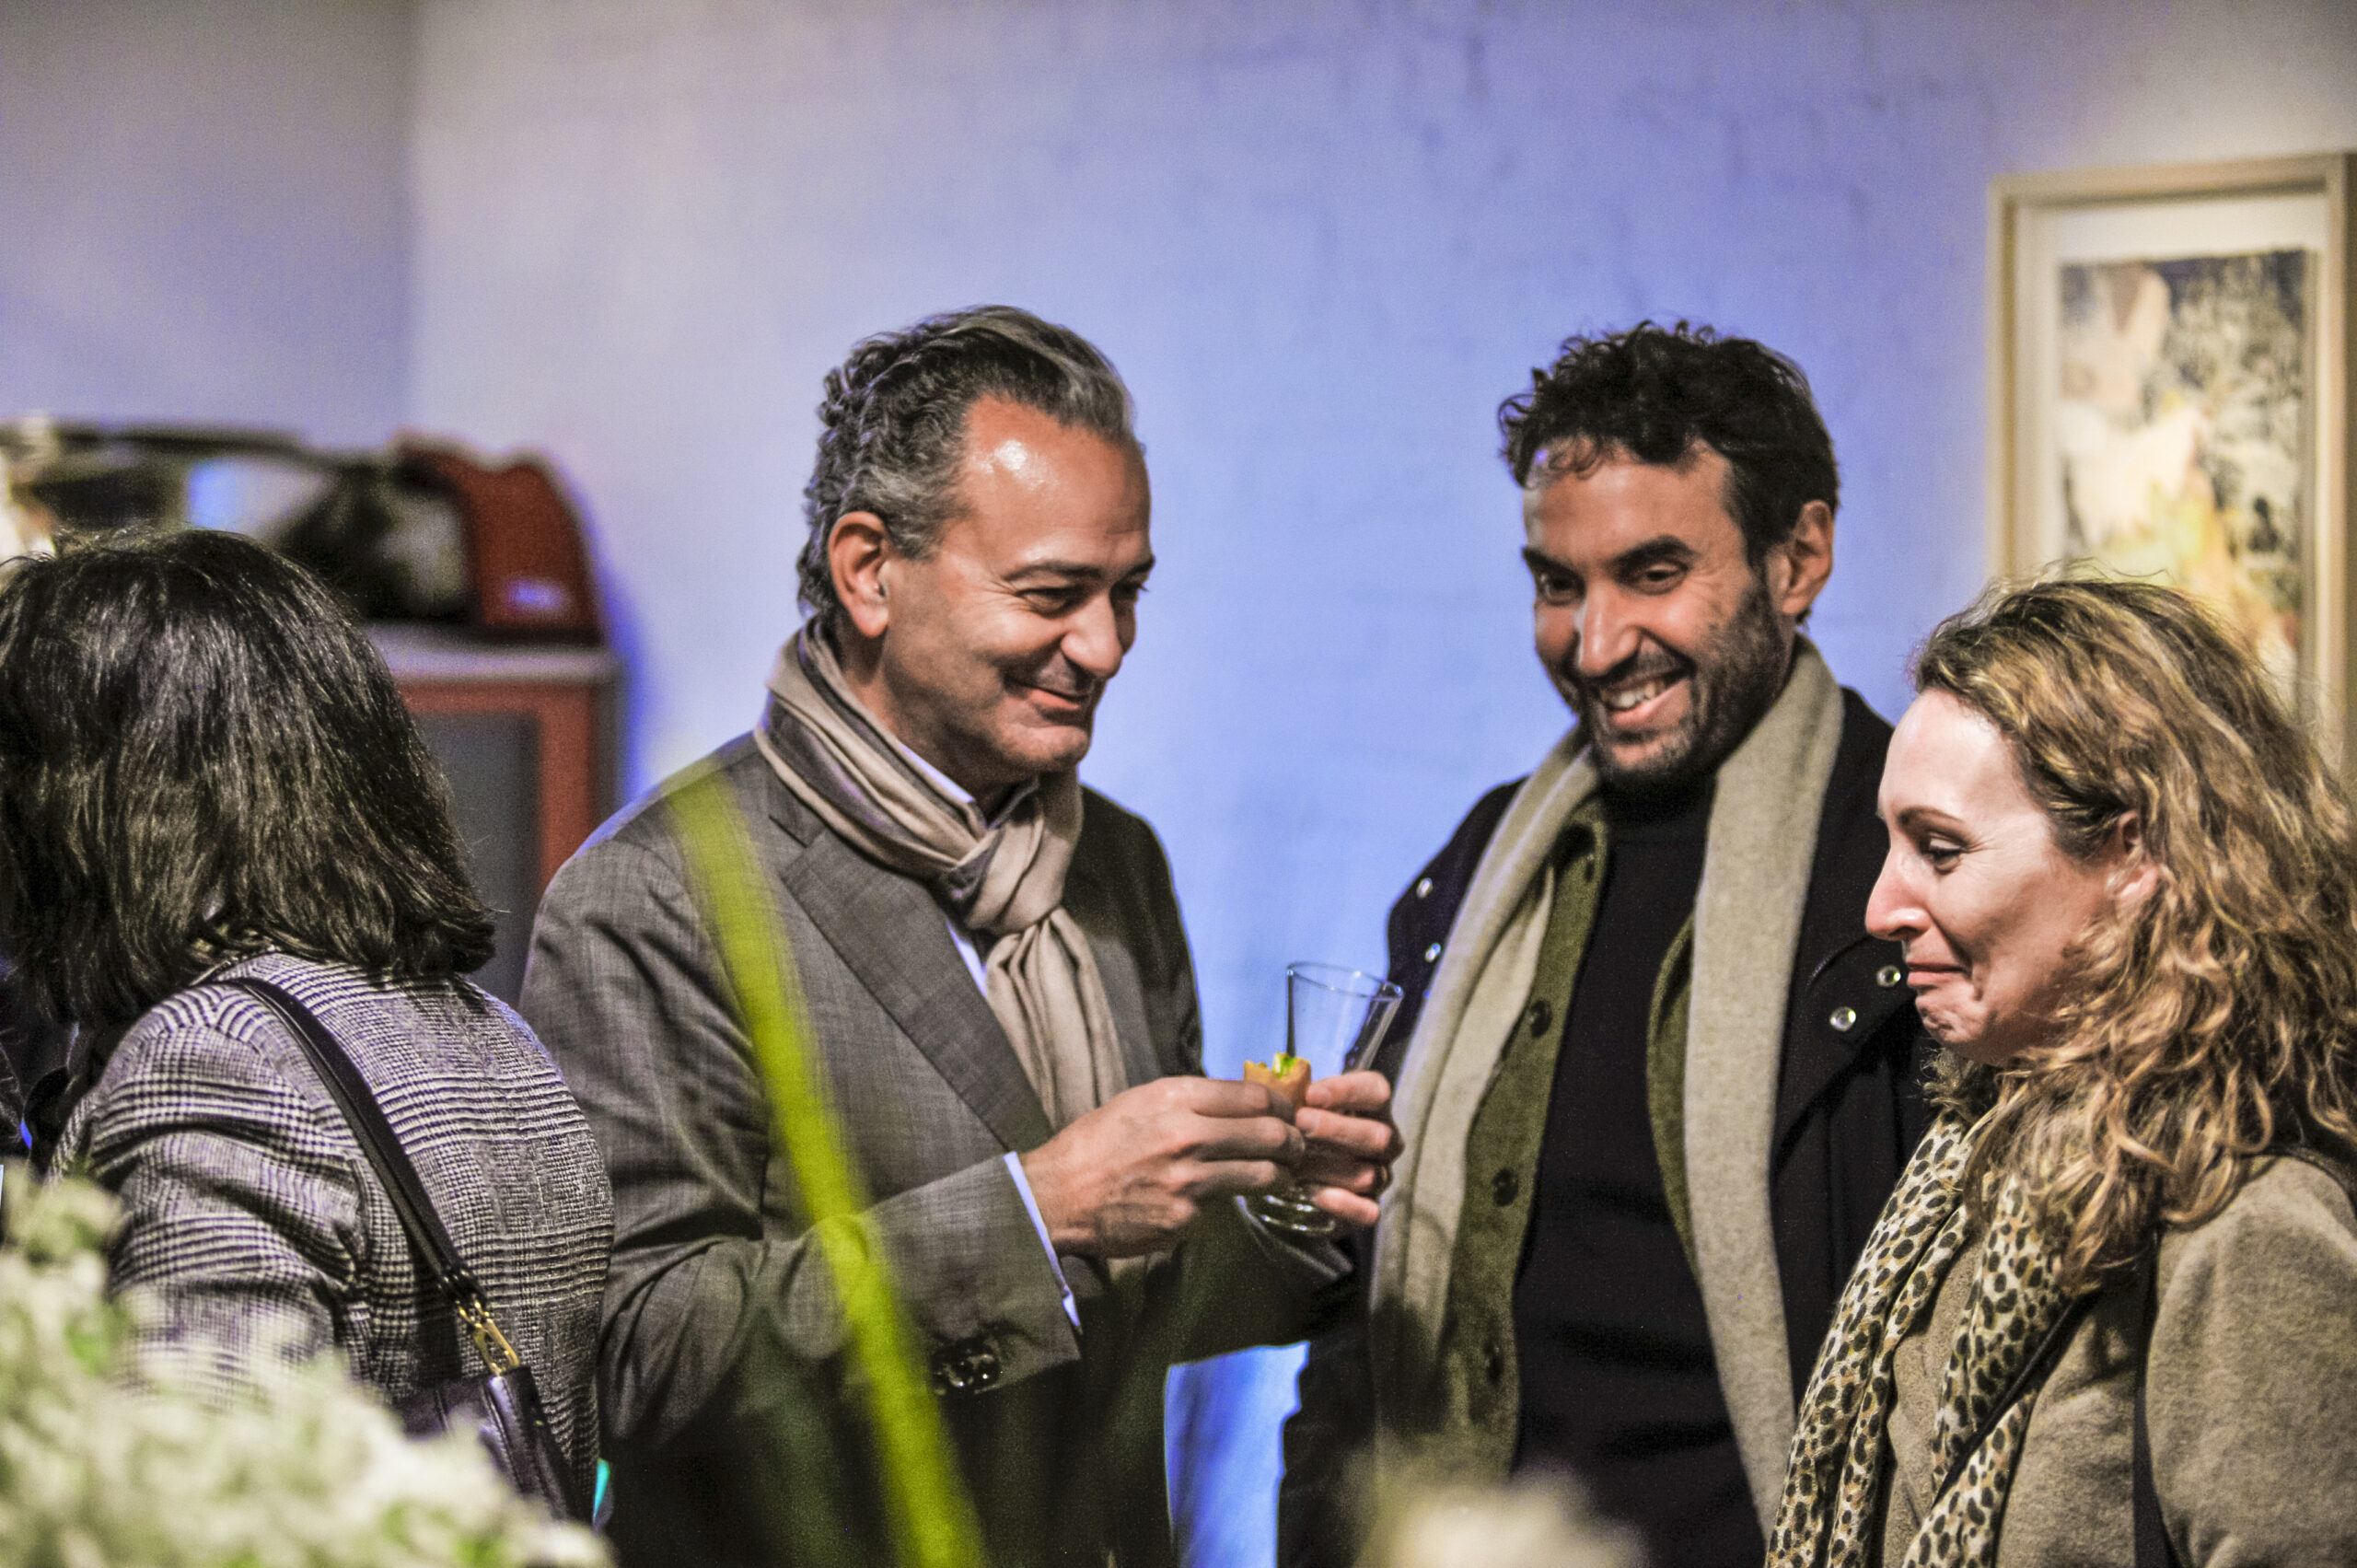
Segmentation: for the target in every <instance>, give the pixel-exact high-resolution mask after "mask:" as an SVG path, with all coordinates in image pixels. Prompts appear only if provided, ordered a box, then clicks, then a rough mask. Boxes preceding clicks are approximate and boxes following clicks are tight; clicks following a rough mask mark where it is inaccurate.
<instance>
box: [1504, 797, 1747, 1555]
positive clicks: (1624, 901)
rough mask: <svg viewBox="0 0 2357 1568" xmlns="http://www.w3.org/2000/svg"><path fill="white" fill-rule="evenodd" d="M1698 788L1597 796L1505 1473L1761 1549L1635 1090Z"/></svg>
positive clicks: (1617, 1510) (1522, 1312)
mask: <svg viewBox="0 0 2357 1568" xmlns="http://www.w3.org/2000/svg"><path fill="white" fill-rule="evenodd" d="M1710 802H1711V796H1710V792H1709V790H1708V789H1707V788H1706V789H1703V790H1701V791H1698V792H1694V793H1692V794H1689V795H1687V796H1681V797H1678V798H1676V799H1672V800H1666V801H1660V802H1654V803H1647V804H1645V805H1643V806H1632V805H1624V804H1619V803H1615V802H1612V801H1610V800H1608V801H1607V802H1606V806H1605V811H1606V821H1607V833H1606V842H1607V843H1608V846H1609V848H1608V862H1607V865H1606V867H1605V874H1604V886H1603V888H1602V889H1601V892H1600V894H1599V896H1598V901H1597V906H1596V917H1595V921H1594V924H1593V926H1592V934H1591V935H1590V936H1589V938H1588V944H1587V954H1586V958H1585V960H1584V961H1583V962H1582V964H1581V966H1580V970H1579V979H1578V981H1577V982H1576V984H1575V985H1574V986H1573V991H1572V997H1571V1005H1570V1007H1569V1008H1568V1009H1567V1014H1568V1016H1567V1017H1566V1018H1565V1021H1564V1026H1563V1032H1562V1040H1561V1044H1560V1046H1559V1048H1558V1050H1557V1052H1556V1056H1555V1075H1554V1088H1553V1092H1552V1095H1551V1097H1550V1100H1549V1104H1548V1115H1547V1130H1546V1133H1545V1138H1544V1141H1543V1142H1542V1144H1540V1148H1539V1158H1538V1185H1537V1191H1535V1192H1534V1193H1533V1197H1532V1203H1531V1210H1530V1225H1529V1230H1528V1231H1527V1235H1526V1237H1525V1241H1524V1252H1523V1259H1522V1266H1521V1270H1520V1272H1519V1273H1518V1274H1517V1276H1516V1278H1515V1300H1514V1316H1515V1342H1516V1353H1517V1362H1518V1365H1519V1366H1520V1371H1521V1388H1522V1396H1521V1412H1522V1433H1521V1441H1520V1445H1519V1448H1518V1450H1517V1452H1516V1454H1515V1468H1516V1469H1562V1470H1569V1471H1571V1472H1573V1474H1575V1475H1577V1476H1578V1477H1579V1478H1580V1480H1581V1481H1582V1482H1583V1483H1584V1484H1585V1486H1586V1487H1587V1490H1588V1492H1589V1494H1590V1496H1591V1497H1592V1498H1593V1500H1594V1501H1595V1503H1596V1506H1597V1507H1598V1508H1599V1509H1600V1510H1601V1511H1603V1512H1604V1513H1605V1514H1607V1515H1608V1516H1612V1517H1615V1518H1618V1519H1620V1520H1623V1521H1625V1522H1626V1523H1628V1524H1630V1525H1632V1526H1634V1527H1636V1528H1637V1529H1638V1530H1639V1531H1640V1532H1641V1533H1642V1534H1643V1537H1644V1540H1645V1546H1646V1550H1647V1552H1648V1554H1649V1555H1650V1557H1651V1559H1652V1561H1654V1562H1678V1563H1682V1564H1684V1563H1691V1564H1697V1565H1701V1568H1720V1565H1725V1568H1736V1565H1738V1564H1739V1565H1743V1568H1757V1565H1758V1564H1759V1561H1760V1559H1761V1557H1762V1555H1763V1554H1764V1551H1765V1546H1764V1543H1763V1542H1762V1541H1761V1539H1760V1536H1759V1520H1758V1518H1757V1516H1756V1515H1755V1514H1754V1512H1753V1510H1752V1505H1751V1497H1750V1492H1749V1489H1748V1487H1747V1484H1746V1482H1745V1480H1744V1472H1743V1461H1742V1457H1741V1455H1740V1454H1739V1453H1738V1452H1737V1450H1736V1441H1735V1430H1734V1427H1733V1426H1732V1424H1731V1423H1729V1420H1728V1417H1727V1408H1726V1400H1725V1398H1724V1395H1723V1394H1722V1393H1721V1392H1720V1388H1719V1378H1718V1371H1717V1366H1716V1364H1715V1363H1714V1361H1713V1357H1712V1354H1711V1330H1710V1323H1709V1321H1708V1319H1707V1318H1706V1317H1705V1315H1704V1312H1703V1307H1702V1293H1701V1286H1700V1285H1699V1284H1698V1283H1696V1281H1695V1278H1694V1271H1693V1268H1692V1267H1691V1265H1690V1264H1689V1262H1688V1261H1687V1257H1686V1249H1685V1247H1684V1245H1683V1244H1682V1243H1681V1242H1680V1241H1679V1239H1678V1227H1677V1225H1676V1224H1675V1223H1674V1222H1673V1220H1672V1219H1671V1215H1670V1208H1669V1200H1668V1195H1667V1192H1666V1189H1665V1188H1664V1186H1663V1182H1662V1174H1661V1163H1660V1160H1659V1158H1658V1156H1657V1155H1656V1152H1655V1143H1654V1129H1653V1121H1652V1118H1651V1115H1650V1113H1649V1111H1648V1109H1647V1102H1646V1071H1645V1057H1646V1044H1647V1038H1648V1035H1649V1032H1650V1025H1651V1011H1652V1004H1653V1000H1654V993H1655V981H1656V979H1657V978H1658V976H1659V975H1660V973H1661V970H1662V966H1663V963H1664V961H1665V960H1666V958H1668V956H1669V952H1670V948H1671V946H1672V944H1674V943H1675V942H1676V941H1677V939H1678V934H1679V932H1680V931H1681V930H1683V929H1684V927H1685V925H1686V923H1687V922H1688V920H1689V918H1691V916H1692V914H1693V912H1694V894H1695V889H1696V888H1697V886H1698V885H1699V884H1700V882H1701V876H1702V851H1703V844H1704V841H1705V838H1706V836H1707V833H1708V830H1709V825H1710Z"/></svg>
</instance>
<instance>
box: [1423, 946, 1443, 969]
mask: <svg viewBox="0 0 2357 1568" xmlns="http://www.w3.org/2000/svg"><path fill="white" fill-rule="evenodd" d="M1439 957H1440V944H1439V943H1437V942H1435V943H1434V944H1433V945H1432V946H1431V947H1427V948H1425V949H1424V962H1426V963H1428V964H1429V963H1431V962H1432V961H1433V960H1434V958H1439Z"/></svg>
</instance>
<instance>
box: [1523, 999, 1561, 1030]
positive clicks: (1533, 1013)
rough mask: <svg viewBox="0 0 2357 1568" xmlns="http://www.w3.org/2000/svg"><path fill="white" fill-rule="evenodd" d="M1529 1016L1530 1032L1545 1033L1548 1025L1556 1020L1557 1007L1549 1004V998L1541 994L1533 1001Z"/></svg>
mask: <svg viewBox="0 0 2357 1568" xmlns="http://www.w3.org/2000/svg"><path fill="white" fill-rule="evenodd" d="M1529 1017H1530V1032H1531V1033H1532V1034H1534V1035H1543V1034H1545V1033H1546V1032H1547V1026H1548V1025H1550V1024H1551V1023H1553V1022H1554V1021H1555V1009H1554V1008H1552V1007H1550V1006H1549V1005H1547V998H1545V997H1544V996H1541V997H1539V998H1538V1000H1536V1001H1534V1002H1533V1003H1531V1005H1530V1013H1529Z"/></svg>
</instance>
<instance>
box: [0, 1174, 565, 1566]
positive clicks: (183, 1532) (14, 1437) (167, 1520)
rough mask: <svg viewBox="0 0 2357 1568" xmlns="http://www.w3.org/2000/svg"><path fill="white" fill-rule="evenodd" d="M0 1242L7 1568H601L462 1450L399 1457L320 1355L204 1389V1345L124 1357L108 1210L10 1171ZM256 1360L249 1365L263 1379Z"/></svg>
mask: <svg viewBox="0 0 2357 1568" xmlns="http://www.w3.org/2000/svg"><path fill="white" fill-rule="evenodd" d="M5 1191H6V1214H7V1237H8V1239H7V1242H6V1245H5V1246H0V1562H6V1563H11V1564H22V1565H24V1568H231V1565H234V1568H459V1565H462V1564H463V1565H465V1568H531V1565H540V1568H605V1565H606V1564H607V1562H608V1558H607V1554H606V1550H605V1547H604V1545H603V1543H601V1542H600V1541H599V1540H598V1539H597V1538H596V1537H595V1536H593V1535H591V1534H590V1533H589V1532H588V1531H586V1530H584V1529H581V1528H580V1527H577V1526H573V1525H563V1524H558V1523H556V1522H555V1521H553V1520H552V1519H550V1518H549V1517H548V1516H547V1515H546V1514H544V1513H543V1512H541V1511H540V1508H539V1507H538V1506H537V1505H535V1504H530V1503H528V1502H526V1501H525V1500H524V1499H522V1498H520V1497H518V1496H517V1495H516V1493H514V1492H513V1491H511V1490H510V1489H509V1488H508V1486H507V1483H506V1482H505V1481H504V1480H503V1479H502V1478H501V1477H500V1475H499V1474H498V1472H497V1471H496V1470H494V1469H493V1468H492V1465H491V1461H490V1459H489V1458H488V1457H487V1456H486V1455H485V1454H484V1453H483V1451H482V1446H480V1445H479V1444H477V1443H476V1442H475V1441H474V1439H473V1438H471V1437H470V1436H467V1435H464V1434H453V1435H450V1436H447V1437H443V1438H439V1439H437V1440H435V1441H434V1442H431V1443H413V1442H412V1441H410V1440H409V1439H408V1438H407V1437H405V1436H403V1435H402V1433H401V1426H400V1423H398V1422H396V1421H395V1420H394V1418H393V1415H392V1413H391V1412H390V1411H388V1410H387V1409H386V1408H385V1407H384V1406H383V1405H382V1404H381V1403H379V1402H378V1401H377V1399H376V1398H375V1397H374V1396H373V1395H372V1394H370V1393H369V1392H368V1391H367V1390H366V1389H365V1388H361V1387H360V1386H359V1385H358V1384H356V1383H354V1382H353V1381H352V1379H351V1378H350V1377H349V1376H346V1374H345V1372H344V1370H343V1366H342V1365H341V1364H340V1363H339V1362H338V1361H337V1360H336V1359H335V1358H333V1357H323V1358H320V1359H319V1360H316V1361H313V1362H311V1363H309V1364H308V1365H303V1366H297V1367H286V1368H281V1369H277V1370H271V1371H267V1372H258V1373H256V1374H255V1377H256V1380H255V1382H254V1383H253V1386H252V1387H251V1388H250V1390H249V1391H248V1392H246V1393H243V1394H241V1395H240V1396H238V1397H237V1398H235V1399H233V1400H228V1401H226V1402H225V1401H223V1400H221V1399H220V1398H219V1397H218V1396H217V1395H215V1394H212V1393H208V1392H204V1391H202V1388H203V1383H202V1379H200V1378H199V1377H198V1376H197V1375H196V1372H195V1367H196V1365H199V1364H200V1363H202V1362H203V1360H205V1359H206V1358H207V1357H208V1355H209V1353H208V1352H207V1351H205V1350H204V1349H203V1348H202V1347H194V1348H183V1349H180V1350H177V1351H174V1352H171V1353H151V1354H148V1355H145V1356H141V1355H139V1354H138V1353H136V1351H135V1349H134V1343H135V1340H134V1333H133V1329H132V1313H133V1311H134V1310H135V1304H133V1305H132V1306H126V1305H124V1304H122V1303H118V1302H115V1301H111V1300H110V1299H109V1298H108V1296H107V1294H106V1266H105V1261H104V1259H103V1256H102V1254H101V1252H100V1248H101V1247H102V1245H103V1243H104V1240H105V1237H106V1232H107V1228H108V1226H109V1225H110V1224H111V1221H112V1215H113V1206H112V1203H111V1202H110V1200H109V1199H108V1198H107V1197H106V1196H105V1194H103V1193H101V1192H99V1191H98V1190H97V1189H96V1188H94V1187H91V1186H89V1185H88V1184H87V1183H84V1182H77V1181H57V1182H52V1183H47V1184H41V1183H36V1182H34V1181H31V1180H29V1179H27V1178H26V1176H25V1173H24V1172H23V1171H22V1170H21V1169H17V1170H12V1171H11V1172H10V1173H9V1179H7V1180H6V1184H5ZM273 1362H274V1358H273V1357H269V1356H262V1357H259V1358H255V1360H254V1361H253V1362H250V1363H249V1364H248V1365H269V1364H272V1363H273Z"/></svg>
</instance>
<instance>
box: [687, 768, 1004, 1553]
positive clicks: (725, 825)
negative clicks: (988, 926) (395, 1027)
mask: <svg viewBox="0 0 2357 1568" xmlns="http://www.w3.org/2000/svg"><path fill="white" fill-rule="evenodd" d="M670 807H671V810H672V812H673V813H674V815H675V817H676V819H677V820H678V822H679V836H680V842H682V844H683V845H684V846H685V848H686V851H687V869H688V881H689V885H690V888H691V890H692V892H693V894H694V897H695V899H696V902H697V904H698V906H699V908H700V909H701V911H702V914H703V917H704V919H705V921H706V922H707V923H708V924H709V926H710V929H711V931H712V934H713V938H714V946H715V947H717V948H718V949H719V954H720V963H721V970H722V972H723V973H724V975H725V976H726V980H727V982H728V988H729V991H730V993H732V994H733V996H734V997H735V999H736V1003H737V1014H738V1022H739V1023H740V1024H742V1025H743V1027H744V1029H745V1035H746V1039H747V1040H749V1042H750V1044H751V1046H752V1051H753V1060H754V1063H755V1064H756V1065H757V1066H758V1067H759V1069H760V1071H761V1084H762V1087H763V1089H764V1091H765V1092H766V1094H767V1095H768V1098H769V1105H770V1132H771V1136H772V1139H774V1140H775V1143H776V1146H777V1148H778V1151H779V1152H780V1153H781V1154H783V1155H784V1156H785V1159H786V1163H787V1165H788V1167H790V1168H791V1169H792V1170H793V1172H794V1177H795V1185H796V1187H797V1189H798V1190H799V1191H800V1193H801V1198H802V1209H803V1213H804V1214H805V1215H806V1216H807V1221H808V1224H809V1227H810V1232H811V1234H812V1235H813V1236H814V1237H816V1239H817V1242H818V1246H819V1252H820V1255H821V1256H822V1257H823V1258H824V1259H825V1260H826V1262H827V1269H828V1272H829V1275H830V1278H831V1279H832V1280H833V1282H834V1286H835V1292H836V1295H837V1297H838V1299H839V1301H840V1303H841V1306H842V1312H843V1317H844V1318H845V1320H846V1323H847V1324H848V1326H849V1328H850V1330H851V1344H852V1354H853V1358H854V1360H855V1361H856V1363H857V1366H858V1370H859V1371H860V1372H861V1373H862V1374H864V1380H865V1385H866V1388H867V1393H868V1404H869V1416H870V1419H871V1420H872V1422H873V1423H874V1425H875V1431H876V1438H877V1454H878V1462H879V1464H880V1465H881V1467H882V1469H883V1472H884V1474H883V1481H884V1493H885V1496H886V1498H887V1499H888V1507H889V1509H890V1512H891V1516H892V1519H891V1523H892V1529H893V1535H894V1542H895V1545H896V1546H897V1548H898V1551H899V1556H900V1562H902V1563H903V1564H905V1565H906V1568H979V1565H980V1564H981V1561H982V1554H981V1545H980V1530H979V1529H978V1527H977V1526H976V1523H975V1518H974V1511H973V1504H972V1503H971V1501H970V1499H969V1498H968V1497H967V1495H966V1489H965V1485H964V1482H963V1481H962V1480H961V1478H960V1477H959V1475H958V1469H957V1465H956V1463H955V1461H954V1459H953V1458H952V1457H951V1453H950V1448H949V1441H948V1434H947V1433H946V1430H945V1429H944V1426H943V1423H942V1420H941V1411H940V1409H939V1407H938V1406H936V1405H935V1402H934V1398H933V1392H932V1388H931V1387H930V1382H929V1379H928V1377H927V1376H926V1375H925V1373H924V1371H923V1367H924V1365H925V1364H924V1363H923V1360H922V1359H921V1358H920V1357H919V1356H918V1355H917V1353H916V1347H915V1344H914V1336H913V1335H912V1334H911V1331H910V1329H909V1325H908V1322H907V1319H906V1318H903V1317H902V1315H901V1313H900V1298H899V1294H898V1292H897V1291H896V1290H895V1289H894V1287H893V1283H892V1277H891V1265H890V1260H888V1259H887V1258H886V1257H885V1256H884V1255H883V1252H882V1249H879V1248H877V1247H874V1246H872V1245H870V1244H869V1237H868V1236H867V1234H866V1231H865V1226H864V1225H862V1224H861V1222H860V1215H861V1214H862V1213H863V1212H864V1211H865V1209H866V1207H867V1196H866V1191H865V1183H864V1182H863V1181H862V1180H861V1179H860V1175H859V1171H858V1169H857V1168H856V1167H855V1166H854V1164H853V1159H852V1156H851V1151H850V1147H849V1144H848V1142H847V1140H846V1139H845V1138H844V1137H843V1134H842V1126H841V1124H840V1123H839V1122H838V1121H836V1118H835V1115H834V1111H833V1109H832V1107H831V1106H830V1103H829V1097H828V1093H827V1087H826V1084H825V1082H824V1080H823V1078H822V1077H821V1075H820V1074H819V1063H818V1058H817V1053H816V1052H815V1051H813V1050H812V1048H811V1041H810V1028H809V1014H808V1011H807V1008H806V1007H805V1006H804V1005H803V1000H802V987H801V981H800V980H799V979H798V977H797V976H796V974H795V968H794V956H793V952H792V950H791V947H790V946H789V944H788V942H787V940H786V935H785V926H784V921H783V920H782V919H781V918H780V917H779V914H778V912H777V906H776V904H775V903H774V902H773V901H772V898H771V896H770V892H769V889H768V888H767V887H766V886H765V885H764V883H763V881H762V879H761V862H760V861H759V860H758V859H756V858H755V856H754V854H753V846H752V842H751V839H750V838H749V835H748V834H747V832H746V829H745V822H744V819H743V817H742V816H741V815H740V814H739V812H738V810H737V803H736V800H735V798H734V797H733V796H731V795H730V793H729V791H728V788H727V785H726V783H725V781H723V780H722V779H721V778H719V777H718V776H717V775H707V776H706V777H704V778H702V779H701V780H698V781H696V782H695V783H693V784H690V785H688V786H687V787H686V788H684V789H681V790H679V791H678V792H677V793H675V794H674V795H673V796H671V800H670Z"/></svg>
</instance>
